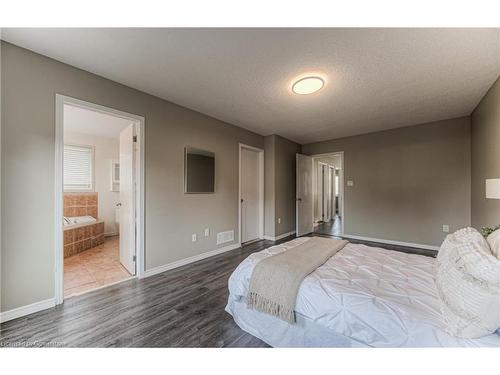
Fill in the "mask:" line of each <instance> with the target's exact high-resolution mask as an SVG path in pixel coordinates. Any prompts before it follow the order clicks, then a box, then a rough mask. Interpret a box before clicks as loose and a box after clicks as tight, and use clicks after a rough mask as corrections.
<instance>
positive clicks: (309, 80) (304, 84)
mask: <svg viewBox="0 0 500 375" xmlns="http://www.w3.org/2000/svg"><path fill="white" fill-rule="evenodd" d="M324 85H325V81H324V80H323V79H322V78H320V77H305V78H301V79H299V80H298V81H297V82H295V83H294V84H293V86H292V91H293V92H294V93H296V94H299V95H308V94H312V93H314V92H316V91H319V90H321V89H322V88H323V86H324Z"/></svg>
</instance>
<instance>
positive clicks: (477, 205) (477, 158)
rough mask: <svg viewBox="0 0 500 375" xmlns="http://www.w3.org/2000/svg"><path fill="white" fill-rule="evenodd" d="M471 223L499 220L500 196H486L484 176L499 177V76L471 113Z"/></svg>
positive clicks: (489, 223) (494, 222) (476, 226)
mask: <svg viewBox="0 0 500 375" xmlns="http://www.w3.org/2000/svg"><path fill="white" fill-rule="evenodd" d="M471 128H472V143H471V151H472V152H471V154H472V163H471V165H472V185H471V190H472V191H471V194H472V196H471V202H472V226H474V227H475V228H481V227H485V226H495V225H498V224H500V200H495V199H486V198H485V180H486V179H487V178H500V78H499V79H497V81H496V82H495V83H494V85H493V86H492V87H491V88H490V90H489V91H488V93H487V94H486V96H485V97H484V98H483V99H482V100H481V102H480V103H479V105H478V106H477V107H476V109H475V110H474V112H472V116H471Z"/></svg>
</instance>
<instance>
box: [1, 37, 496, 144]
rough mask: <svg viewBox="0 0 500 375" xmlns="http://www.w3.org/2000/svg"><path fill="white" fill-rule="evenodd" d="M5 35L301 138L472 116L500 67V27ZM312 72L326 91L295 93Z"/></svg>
mask: <svg viewBox="0 0 500 375" xmlns="http://www.w3.org/2000/svg"><path fill="white" fill-rule="evenodd" d="M2 38H3V39H4V40H6V41H9V42H11V43H14V44H17V45H20V46H22V47H25V48H28V49H31V50H33V51H35V52H38V53H41V54H43V55H47V56H49V57H52V58H54V59H57V60H60V61H63V62H65V63H68V64H71V65H74V66H76V67H78V68H81V69H84V70H87V71H90V72H93V73H96V74H98V75H101V76H104V77H107V78H109V79H112V80H114V81H117V82H120V83H123V84H125V85H128V86H131V87H134V88H137V89H139V90H142V91H145V92H147V93H150V94H153V95H156V96H159V97H161V98H164V99H166V100H169V101H172V102H174V103H177V104H180V105H182V106H185V107H188V108H192V109H195V110H197V111H200V112H203V113H205V114H208V115H210V116H213V117H216V118H218V119H221V120H224V121H227V122H229V123H232V124H234V125H238V126H241V127H243V128H246V129H249V130H252V131H254V132H257V133H260V134H263V135H268V134H273V133H276V134H279V135H282V136H284V137H287V138H289V139H292V140H295V141H297V142H300V143H307V142H312V141H318V140H325V139H330V138H339V137H344V136H349V135H355V134H361V133H367V132H372V131H377V130H383V129H390V128H395V127H401V126H407V125H413V124H417V123H423V122H428V121H434V120H440V119H446V118H452V117H458V116H463V115H468V114H470V113H471V111H472V110H473V109H474V107H475V106H476V105H477V103H478V102H479V100H480V99H481V98H482V96H483V95H484V94H485V93H486V91H487V90H488V88H489V87H490V86H491V85H492V84H493V82H494V81H495V79H496V78H497V77H498V75H499V74H500V29H359V28H351V29H347V28H343V29H342V28H324V29H244V28H242V29H234V28H226V29H21V28H19V29H9V28H7V29H3V35H2ZM307 73H313V74H315V75H320V76H322V77H324V78H325V79H326V86H325V87H324V88H323V89H322V90H321V91H319V92H318V93H315V94H312V95H309V96H303V95H295V94H293V93H292V92H291V90H290V86H291V83H292V82H293V81H294V79H295V78H300V77H301V76H303V75H304V74H307Z"/></svg>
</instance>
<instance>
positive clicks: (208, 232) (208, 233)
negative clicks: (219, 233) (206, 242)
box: [205, 228, 210, 237]
mask: <svg viewBox="0 0 500 375" xmlns="http://www.w3.org/2000/svg"><path fill="white" fill-rule="evenodd" d="M208 236H210V229H209V228H205V237H208Z"/></svg>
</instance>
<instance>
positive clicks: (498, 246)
mask: <svg viewBox="0 0 500 375" xmlns="http://www.w3.org/2000/svg"><path fill="white" fill-rule="evenodd" d="M486 240H487V241H488V244H489V245H490V250H491V253H492V254H493V255H494V256H495V257H496V258H497V259H500V229H497V230H496V231H494V232H492V233H490V235H489V236H488V237H487V238H486Z"/></svg>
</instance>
